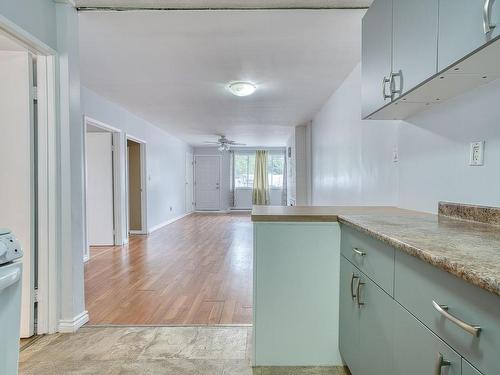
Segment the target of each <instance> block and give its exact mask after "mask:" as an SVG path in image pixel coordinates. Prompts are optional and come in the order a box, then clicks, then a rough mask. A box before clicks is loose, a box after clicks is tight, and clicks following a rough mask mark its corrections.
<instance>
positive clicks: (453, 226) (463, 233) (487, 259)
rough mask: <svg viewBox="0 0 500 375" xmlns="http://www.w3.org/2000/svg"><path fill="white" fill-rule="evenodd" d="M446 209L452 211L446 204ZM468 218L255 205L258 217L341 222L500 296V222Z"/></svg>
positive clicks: (396, 210)
mask: <svg viewBox="0 0 500 375" xmlns="http://www.w3.org/2000/svg"><path fill="white" fill-rule="evenodd" d="M447 207H449V206H447ZM441 211H443V212H444V213H446V214H449V213H450V212H452V211H450V210H448V211H447V210H444V209H443V210H441V206H440V212H441ZM463 218H464V216H463V215H462V218H460V219H459V218H454V217H449V216H444V215H434V214H428V213H422V212H417V211H410V210H403V209H399V208H395V207H272V206H267V207H264V206H255V207H254V209H253V211H252V220H253V221H304V222H313V221H316V222H318V221H320V222H328V221H330V222H335V221H338V222H341V223H343V224H345V225H349V226H351V227H353V228H355V229H357V230H359V231H361V232H363V233H366V234H368V235H370V236H372V237H374V238H377V239H379V240H380V241H383V242H385V243H387V244H389V245H391V246H394V247H395V248H397V249H399V250H402V251H404V252H406V253H408V254H410V255H412V256H415V257H417V258H420V259H422V260H423V261H425V262H427V263H430V264H432V265H434V266H436V267H439V268H440V269H442V270H444V271H446V272H448V273H450V274H453V275H455V276H457V277H460V278H462V279H464V280H465V281H467V282H469V283H471V284H473V285H476V286H478V287H480V288H482V289H485V290H487V291H489V292H491V293H493V294H496V295H498V296H500V226H498V225H492V224H488V223H481V222H478V221H470V220H464V219H463ZM467 219H471V218H470V217H467Z"/></svg>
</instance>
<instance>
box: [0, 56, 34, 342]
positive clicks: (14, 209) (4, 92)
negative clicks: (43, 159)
mask: <svg viewBox="0 0 500 375" xmlns="http://www.w3.org/2000/svg"><path fill="white" fill-rule="evenodd" d="M30 65H31V64H30V56H29V54H28V53H27V52H17V51H16V52H14V51H0V82H1V85H0V181H1V183H0V207H1V209H0V226H1V227H5V228H9V229H10V230H12V234H13V235H14V236H16V237H17V239H18V240H19V242H20V243H21V246H22V248H23V252H24V254H23V258H22V260H21V261H22V264H23V271H22V302H21V337H30V336H32V335H33V333H34V317H35V312H34V289H35V279H34V276H35V275H34V268H35V267H34V265H35V246H36V241H35V238H36V222H35V220H34V218H35V217H36V214H37V212H36V201H35V194H34V186H35V182H34V176H35V167H34V166H35V164H34V161H35V160H34V152H33V151H34V149H33V145H34V142H35V139H36V138H35V134H34V131H33V128H34V124H33V123H32V110H33V106H32V101H31V98H30V96H31V92H30V88H31V85H32V82H31V80H30V78H31V67H30ZM0 336H1V335H0ZM1 339H2V338H1V337H0V340H1Z"/></svg>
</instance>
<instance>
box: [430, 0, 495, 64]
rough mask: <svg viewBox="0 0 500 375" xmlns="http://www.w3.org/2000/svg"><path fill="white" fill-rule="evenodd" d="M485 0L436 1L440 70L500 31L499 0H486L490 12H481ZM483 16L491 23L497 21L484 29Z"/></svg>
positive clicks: (493, 37) (492, 38) (491, 38)
mask: <svg viewBox="0 0 500 375" xmlns="http://www.w3.org/2000/svg"><path fill="white" fill-rule="evenodd" d="M486 2H487V0H440V1H439V49H438V70H439V71H441V70H443V69H445V68H447V67H448V66H450V65H451V64H453V63H455V62H457V61H458V60H460V59H461V58H462V57H464V56H466V55H468V54H470V53H471V52H473V51H475V50H476V49H478V48H480V47H481V46H483V45H484V44H485V43H487V42H489V41H491V40H494V39H495V38H497V37H498V36H499V35H500V1H498V0H497V1H494V0H490V1H489V3H490V4H491V8H490V9H489V16H488V14H485V12H484V7H485V5H487V4H486ZM485 17H486V18H489V21H490V23H491V24H492V25H497V26H496V27H494V28H491V31H489V32H485V31H486V30H485V29H484V21H485Z"/></svg>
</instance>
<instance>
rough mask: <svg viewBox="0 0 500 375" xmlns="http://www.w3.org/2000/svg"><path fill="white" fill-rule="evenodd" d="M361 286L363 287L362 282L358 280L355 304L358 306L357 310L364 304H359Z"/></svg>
mask: <svg viewBox="0 0 500 375" xmlns="http://www.w3.org/2000/svg"><path fill="white" fill-rule="evenodd" d="M361 285H365V283H364V282H362V281H361V279H359V278H358V286H357V287H356V302H357V304H358V309H359V308H361V306H363V305H364V304H365V303H364V302H361V298H360V297H361V294H360V293H359V290H360V288H361Z"/></svg>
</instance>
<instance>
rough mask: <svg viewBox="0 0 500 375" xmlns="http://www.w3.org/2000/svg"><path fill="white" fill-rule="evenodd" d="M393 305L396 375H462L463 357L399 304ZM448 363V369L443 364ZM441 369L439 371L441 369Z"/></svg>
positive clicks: (394, 372)
mask: <svg viewBox="0 0 500 375" xmlns="http://www.w3.org/2000/svg"><path fill="white" fill-rule="evenodd" d="M393 303H394V371H393V374H404V375H425V374H443V375H445V374H446V375H460V374H461V368H462V362H461V360H462V358H461V357H460V355H459V354H458V353H457V352H455V351H454V350H453V349H452V348H450V347H449V346H448V345H446V343H444V342H443V341H442V340H441V339H440V338H439V337H437V336H436V335H435V334H434V333H432V332H431V331H430V330H429V329H428V328H427V327H425V326H424V325H423V324H422V323H420V322H419V321H418V320H417V319H415V317H414V316H413V315H411V314H410V313H409V312H408V311H406V310H405V309H404V308H403V307H401V305H399V304H398V303H397V302H395V301H393ZM440 358H441V359H442V361H447V362H449V365H448V366H442V367H441V366H440V365H442V364H444V363H443V362H442V361H440ZM439 369H440V370H439Z"/></svg>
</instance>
